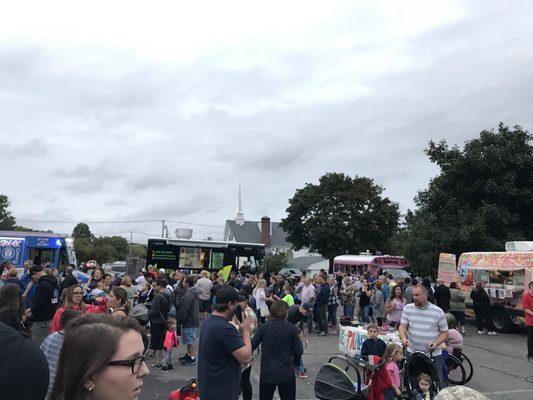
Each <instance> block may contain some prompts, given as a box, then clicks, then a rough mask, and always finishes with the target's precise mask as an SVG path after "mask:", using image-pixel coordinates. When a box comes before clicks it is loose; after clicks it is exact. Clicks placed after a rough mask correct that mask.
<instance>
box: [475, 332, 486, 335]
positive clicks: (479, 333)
mask: <svg viewBox="0 0 533 400" xmlns="http://www.w3.org/2000/svg"><path fill="white" fill-rule="evenodd" d="M477 333H478V335H484V334H485V332H483V331H477Z"/></svg>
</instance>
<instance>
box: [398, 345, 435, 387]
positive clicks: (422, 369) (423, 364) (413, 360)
mask: <svg viewBox="0 0 533 400" xmlns="http://www.w3.org/2000/svg"><path fill="white" fill-rule="evenodd" d="M405 372H406V374H405V376H406V378H407V379H406V381H407V382H406V384H408V385H409V386H410V388H411V389H415V388H416V387H417V383H416V378H417V377H418V375H420V374H422V373H424V374H427V375H429V376H430V377H431V379H432V380H433V383H435V382H436V381H437V371H435V366H434V365H433V361H432V360H431V358H430V357H429V356H428V355H427V354H426V353H423V352H421V351H415V352H413V353H411V354H409V356H408V357H407V360H406V362H405Z"/></svg>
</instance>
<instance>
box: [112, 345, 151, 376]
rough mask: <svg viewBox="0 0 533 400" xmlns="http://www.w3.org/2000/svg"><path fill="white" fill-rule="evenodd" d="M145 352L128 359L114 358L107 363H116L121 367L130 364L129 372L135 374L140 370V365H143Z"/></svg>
mask: <svg viewBox="0 0 533 400" xmlns="http://www.w3.org/2000/svg"><path fill="white" fill-rule="evenodd" d="M146 354H148V351H147V352H146V353H144V354H143V355H142V356H139V357H135V358H132V359H130V360H115V361H109V362H108V363H107V365H117V366H122V367H130V366H131V373H132V374H133V375H137V374H138V373H139V371H140V370H141V367H142V365H143V362H144V360H145V358H146Z"/></svg>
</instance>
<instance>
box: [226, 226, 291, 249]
mask: <svg viewBox="0 0 533 400" xmlns="http://www.w3.org/2000/svg"><path fill="white" fill-rule="evenodd" d="M260 227H261V221H244V223H243V224H242V225H239V224H237V223H236V222H235V221H234V220H226V226H225V229H224V240H227V241H235V242H248V243H262V237H261V228H260ZM286 239H287V234H286V233H285V232H284V231H283V229H281V226H280V223H279V222H271V223H270V247H273V248H291V247H292V244H290V243H288V242H287V240H286Z"/></svg>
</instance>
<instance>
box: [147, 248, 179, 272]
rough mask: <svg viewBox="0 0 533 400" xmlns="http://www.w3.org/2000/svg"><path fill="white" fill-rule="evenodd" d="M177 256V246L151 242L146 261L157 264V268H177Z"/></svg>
mask: <svg viewBox="0 0 533 400" xmlns="http://www.w3.org/2000/svg"><path fill="white" fill-rule="evenodd" d="M179 257H180V249H179V247H177V246H172V245H168V244H166V243H164V242H152V243H151V246H150V248H149V249H148V263H149V264H152V265H157V268H165V269H167V268H170V269H174V268H177V267H178V262H179Z"/></svg>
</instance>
